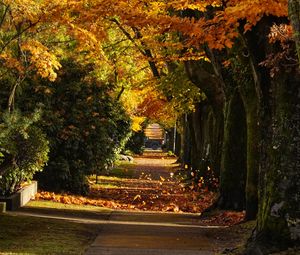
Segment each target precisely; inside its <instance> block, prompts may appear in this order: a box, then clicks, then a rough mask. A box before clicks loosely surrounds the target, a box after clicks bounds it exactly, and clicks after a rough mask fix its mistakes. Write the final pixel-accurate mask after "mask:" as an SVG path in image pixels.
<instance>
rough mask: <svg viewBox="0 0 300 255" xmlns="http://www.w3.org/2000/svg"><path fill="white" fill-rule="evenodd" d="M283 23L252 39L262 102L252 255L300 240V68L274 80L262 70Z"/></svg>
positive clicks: (265, 23) (262, 28) (264, 25)
mask: <svg viewBox="0 0 300 255" xmlns="http://www.w3.org/2000/svg"><path fill="white" fill-rule="evenodd" d="M282 22H284V20H282V19H276V18H274V17H266V18H263V19H262V20H261V21H260V22H259V23H258V24H257V26H256V27H255V28H254V29H253V30H252V32H251V34H248V36H247V44H248V47H249V50H250V51H251V53H252V54H251V55H252V56H253V59H254V64H255V70H256V71H255V72H256V74H254V76H253V77H254V78H255V77H258V79H259V85H260V90H261V96H262V98H261V124H260V125H261V132H262V133H261V135H262V136H261V137H262V142H261V148H260V150H261V156H260V166H259V209H258V215H257V227H256V231H255V232H254V234H253V236H252V242H250V243H249V245H248V254H254V253H253V250H256V251H257V250H258V249H259V250H260V252H263V253H268V252H269V251H270V250H272V249H275V248H284V247H286V246H288V245H291V244H293V243H297V242H298V243H299V240H300V203H299V197H300V156H299V155H300V152H299V148H300V103H299V102H300V73H299V67H294V68H289V69H285V68H282V69H281V70H280V72H279V73H278V74H277V75H276V76H275V77H273V78H271V77H270V74H269V71H268V70H266V69H265V68H264V67H261V66H259V65H258V64H259V63H260V62H261V61H263V60H265V58H266V56H267V55H268V54H269V53H278V52H279V50H278V48H276V47H275V46H273V45H270V44H269V43H268V40H267V39H266V38H267V35H268V34H269V31H270V27H271V26H272V25H273V24H274V23H282ZM292 57H293V56H292ZM257 74H258V75H257ZM258 252H259V251H258ZM255 254H256V253H255ZM260 254H261V253H260Z"/></svg>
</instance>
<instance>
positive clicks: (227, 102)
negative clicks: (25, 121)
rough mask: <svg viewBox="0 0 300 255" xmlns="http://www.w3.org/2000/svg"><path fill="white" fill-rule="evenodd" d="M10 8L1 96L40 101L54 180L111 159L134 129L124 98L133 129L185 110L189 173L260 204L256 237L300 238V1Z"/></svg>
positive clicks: (224, 197)
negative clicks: (129, 123) (59, 71)
mask: <svg viewBox="0 0 300 255" xmlns="http://www.w3.org/2000/svg"><path fill="white" fill-rule="evenodd" d="M28 6H30V7H31V8H28ZM288 7H289V14H290V20H291V21H292V22H291V24H290V21H289V19H288ZM1 15H2V16H1V17H2V18H1V24H0V25H1V26H0V28H1V48H0V54H1V55H0V57H1V63H2V67H1V77H2V78H1V83H2V84H4V85H8V84H10V86H9V88H8V89H7V90H6V91H7V92H5V93H6V94H5V95H6V98H7V97H8V106H7V104H5V102H4V101H3V103H2V105H3V106H4V107H7V108H8V112H10V113H12V112H14V111H13V110H14V106H16V105H18V107H19V108H20V109H21V110H22V112H32V111H33V109H34V108H35V105H36V104H37V103H38V102H42V103H43V104H44V106H43V107H44V111H45V113H46V114H45V116H44V117H43V118H41V120H42V121H41V122H40V123H39V124H38V125H39V127H40V128H41V129H42V130H44V132H46V133H47V135H48V136H49V137H50V149H52V150H50V160H51V158H52V159H55V160H57V161H55V162H54V163H53V164H52V163H50V162H51V161H50V162H49V164H48V167H47V168H49V169H52V170H49V172H48V171H47V172H45V173H46V176H47V177H46V178H45V180H46V181H47V180H51V181H50V182H49V183H48V185H51V184H54V183H55V182H54V180H53V179H52V178H53V177H54V176H58V175H61V176H62V179H64V180H69V179H70V180H74V182H76V178H79V179H81V178H82V176H84V174H83V172H85V171H84V170H83V169H85V170H86V169H89V171H97V169H99V166H100V167H101V168H105V164H107V163H108V161H109V160H110V158H111V157H110V155H112V154H111V152H112V151H115V149H116V148H115V147H114V146H115V145H116V144H118V147H119V144H121V143H122V142H121V141H123V138H124V137H126V134H127V132H126V129H127V127H128V120H126V117H125V115H126V114H125V113H124V112H123V113H122V111H121V112H120V109H121V107H120V106H119V105H118V104H119V103H120V102H122V104H123V105H124V106H125V108H126V111H127V113H128V114H129V115H130V116H131V119H132V120H133V126H134V127H135V128H134V129H135V131H138V130H139V128H140V124H141V123H142V122H143V121H144V117H148V118H152V119H155V120H158V121H160V122H162V123H165V125H166V128H169V127H171V126H173V125H174V124H175V122H176V131H177V132H178V134H177V135H175V136H174V134H173V135H171V136H170V137H173V138H176V141H174V142H175V143H176V144H177V146H176V148H177V150H176V153H177V154H178V155H179V157H180V159H181V161H182V162H183V164H184V165H186V166H187V167H188V169H189V171H190V173H192V172H193V174H191V175H195V173H196V176H198V177H199V176H204V177H205V176H206V177H207V180H206V185H208V186H209V187H214V185H211V184H210V179H215V177H219V179H220V184H219V185H220V187H219V194H220V196H219V200H218V206H219V207H221V208H227V209H244V208H245V209H246V217H247V219H254V218H256V217H257V227H256V231H255V232H254V234H253V242H252V243H251V244H255V245H253V247H255V248H253V247H252V246H251V245H249V249H250V250H251V249H252V248H253V249H257V245H256V244H259V245H258V247H260V248H259V249H261V250H262V251H263V252H267V250H268V248H269V247H267V244H270V242H271V244H272V245H274V247H275V246H277V247H284V246H287V245H291V244H293V243H296V242H297V240H299V238H300V236H299V217H300V216H299V211H300V208H299V204H300V203H299V190H300V189H299V183H300V182H299V179H300V178H299V149H298V148H299V141H300V134H299V126H300V125H299V116H300V113H299V111H300V107H299V103H298V102H299V96H300V93H299V84H300V73H299V59H298V58H297V55H298V56H299V1H293V0H290V1H286V0H258V1H250V0H242V1H235V0H228V1H213V0H206V1H204V0H198V1H187V0H180V1H164V0H160V1H157V0H156V1H154V0H151V1H140V0H132V1H125V0H124V1H123V0H110V1H109V0H97V1H86V0H85V1H80V0H78V1H72V2H70V1H47V0H44V1H34V0H32V1H30V2H29V3H28V1H25V0H24V1H23V0H19V1H17V2H16V1H9V0H2V1H1ZM74 52H75V53H76V54H74ZM72 58H73V59H74V58H75V62H74V61H73V60H72V61H71V60H70V59H72ZM63 59H65V60H67V61H66V62H68V64H66V63H63V62H62V60H63ZM59 62H61V63H59ZM62 63H63V64H62ZM72 63H73V67H70V65H71V66H72ZM74 63H75V64H74ZM74 65H75V66H74ZM60 68H62V72H61V76H58V79H57V81H55V80H56V78H57V70H58V69H60ZM72 70H73V71H72ZM36 73H37V74H38V75H39V76H41V77H42V78H44V79H48V80H50V81H55V82H54V83H52V84H51V83H50V82H45V80H41V79H40V78H37V77H36V75H35V74H36ZM87 73H88V74H87ZM69 74H72V75H69ZM151 74H152V78H151ZM153 77H154V79H153ZM21 84H22V85H21ZM83 84H85V85H86V86H82V85H83ZM99 84H100V85H99ZM104 84H105V85H104ZM25 85H26V86H25ZM27 85H28V86H27ZM21 88H22V90H23V91H22V93H24V94H23V95H22V94H20V96H18V97H16V95H17V94H16V93H17V92H18V91H19V92H20V91H21ZM26 88H27V89H26ZM32 91H34V93H32ZM1 93H3V92H2V91H1ZM24 95H26V96H24ZM95 95H98V96H95ZM16 98H17V102H18V103H16ZM98 98H102V100H101V104H98V103H99V102H97V100H98ZM75 113H76V114H75ZM73 114H75V115H73ZM96 114H98V115H96ZM74 116H77V117H74ZM91 116H92V117H93V118H91ZM120 116H123V117H120ZM121 127H122V128H121ZM100 130H101V132H99V131H100ZM173 132H174V130H173ZM99 133H100V134H101V135H100V134H99ZM121 138H122V139H121ZM95 140H97V141H99V145H97V143H94V144H93V146H92V147H90V148H88V147H87V144H89V141H95ZM100 141H101V142H100ZM3 144H4V142H3ZM109 145H110V146H109ZM3 146H4V145H2V142H1V147H3ZM107 146H108V147H109V148H108V147H107ZM82 149H83V150H82ZM2 151H3V152H2ZM2 151H1V152H2V154H3V155H2V159H1V169H7V168H5V166H6V165H7V164H6V163H7V162H8V163H9V162H12V161H10V157H9V155H6V154H11V153H7V151H8V150H7V149H5V150H2ZM98 152H101V153H102V154H101V155H106V156H105V157H101V156H99V155H98ZM64 157H65V158H70V159H72V160H71V161H70V162H72V163H70V162H66V161H65V160H64ZM79 158H80V160H78V159H79ZM90 164H92V165H90ZM75 166H76V167H75ZM87 166H88V167H87ZM75 168H76V169H77V170H76V171H75V172H74V170H73V169H75ZM54 169H55V170H54ZM60 169H63V170H62V171H61V170H60ZM208 169H209V172H210V173H209V174H208ZM51 171H52V172H53V173H55V174H52V172H51ZM3 172H4V170H1V175H2V173H3ZM47 173H48V174H47ZM85 173H86V172H85ZM41 178H42V177H41ZM74 178H75V179H74ZM75 186H76V185H75ZM65 189H69V190H72V189H70V188H69V187H65ZM77 190H80V191H82V190H84V189H81V188H79V189H78V188H77V187H76V189H73V190H72V191H73V192H74V191H77ZM267 240H268V241H267Z"/></svg>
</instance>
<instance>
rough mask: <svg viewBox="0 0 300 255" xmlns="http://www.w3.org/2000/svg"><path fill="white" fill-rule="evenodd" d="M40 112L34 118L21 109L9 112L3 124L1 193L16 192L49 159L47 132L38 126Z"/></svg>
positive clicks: (0, 167)
mask: <svg viewBox="0 0 300 255" xmlns="http://www.w3.org/2000/svg"><path fill="white" fill-rule="evenodd" d="M38 118H39V112H36V113H35V114H34V115H33V116H31V117H30V118H28V117H24V116H22V115H21V113H20V112H18V111H15V112H14V113H12V114H9V113H6V114H4V115H3V116H2V121H3V122H2V123H1V126H0V153H1V154H0V155H1V159H0V194H1V195H10V194H12V193H14V192H16V191H17V190H18V189H19V188H20V186H21V184H22V182H24V181H30V180H31V179H32V177H33V175H34V174H35V173H36V172H38V171H41V170H42V169H43V166H44V165H45V163H46V162H47V160H48V152H49V146H48V141H47V139H46V136H45V134H44V133H43V132H42V131H41V129H39V128H38V127H36V126H35V124H34V123H35V122H36V121H37V120H38Z"/></svg>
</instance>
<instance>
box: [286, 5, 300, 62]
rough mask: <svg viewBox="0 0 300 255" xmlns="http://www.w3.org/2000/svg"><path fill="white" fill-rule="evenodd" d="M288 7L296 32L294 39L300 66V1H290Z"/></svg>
mask: <svg viewBox="0 0 300 255" xmlns="http://www.w3.org/2000/svg"><path fill="white" fill-rule="evenodd" d="M288 6H289V17H290V20H291V24H292V27H293V30H294V39H295V43H296V51H297V55H298V61H299V64H300V1H299V0H289V1H288Z"/></svg>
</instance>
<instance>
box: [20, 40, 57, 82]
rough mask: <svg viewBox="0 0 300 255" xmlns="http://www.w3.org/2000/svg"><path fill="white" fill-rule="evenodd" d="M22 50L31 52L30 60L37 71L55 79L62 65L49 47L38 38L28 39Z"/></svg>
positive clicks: (50, 78)
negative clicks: (37, 39)
mask: <svg viewBox="0 0 300 255" xmlns="http://www.w3.org/2000/svg"><path fill="white" fill-rule="evenodd" d="M21 47H22V50H23V51H27V52H29V53H30V62H31V65H32V67H34V68H35V69H36V70H37V73H38V74H39V75H40V76H41V77H43V78H48V79H49V80H50V81H55V79H56V77H57V74H56V71H57V70H58V69H59V68H60V67H61V65H60V63H59V62H58V60H57V58H56V56H55V55H54V54H51V53H50V51H49V50H48V48H47V47H45V46H44V45H43V44H41V43H40V42H38V41H36V40H28V41H26V42H24V43H23V44H22V46H21Z"/></svg>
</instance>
